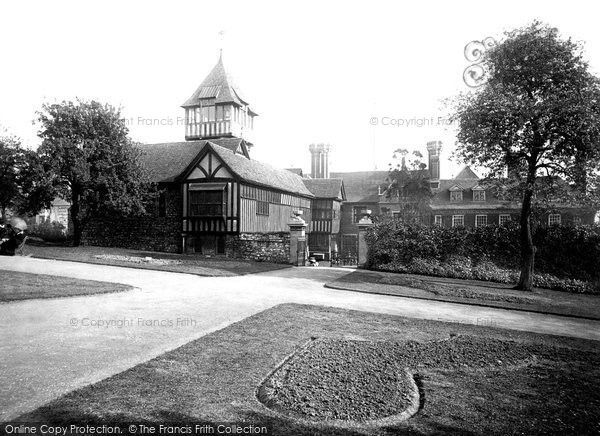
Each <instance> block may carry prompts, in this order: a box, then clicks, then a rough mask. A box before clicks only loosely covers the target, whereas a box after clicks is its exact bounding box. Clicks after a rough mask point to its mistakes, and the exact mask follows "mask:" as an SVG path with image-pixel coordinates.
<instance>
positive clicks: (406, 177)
mask: <svg viewBox="0 0 600 436" xmlns="http://www.w3.org/2000/svg"><path fill="white" fill-rule="evenodd" d="M408 154H409V153H408V150H406V149H400V148H399V149H397V150H396V151H395V152H394V159H398V156H400V158H401V162H400V163H397V164H396V165H395V166H394V165H392V164H389V165H390V169H389V173H388V177H387V181H388V183H389V186H388V188H387V189H386V191H385V196H386V199H387V200H388V201H389V202H397V203H398V208H399V210H398V212H397V213H398V214H399V217H400V219H401V220H402V221H403V222H415V221H419V222H421V221H422V219H423V216H424V214H425V211H426V210H427V207H428V206H429V201H430V200H431V197H432V196H433V194H432V192H431V187H430V184H429V171H427V169H426V168H427V165H426V164H425V163H423V162H422V161H421V159H422V158H423V155H422V154H421V153H420V152H418V151H413V153H412V157H411V158H410V159H409V162H408V166H407V164H406V157H407V156H408ZM409 167H410V168H409Z"/></svg>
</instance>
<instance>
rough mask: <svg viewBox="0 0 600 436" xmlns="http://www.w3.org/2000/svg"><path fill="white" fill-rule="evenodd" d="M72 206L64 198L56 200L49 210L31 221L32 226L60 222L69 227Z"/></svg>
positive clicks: (45, 210)
mask: <svg viewBox="0 0 600 436" xmlns="http://www.w3.org/2000/svg"><path fill="white" fill-rule="evenodd" d="M70 208H71V204H70V203H69V202H68V201H65V200H63V199H62V198H58V197H57V198H55V199H54V201H53V202H52V205H51V206H50V208H49V209H44V210H42V211H41V212H40V213H38V214H37V215H35V216H34V217H33V219H32V220H30V224H41V223H44V222H51V223H52V222H58V223H60V224H62V225H63V226H65V229H67V227H68V223H69V209H70Z"/></svg>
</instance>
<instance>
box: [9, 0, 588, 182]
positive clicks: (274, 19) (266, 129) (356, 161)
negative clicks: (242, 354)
mask: <svg viewBox="0 0 600 436" xmlns="http://www.w3.org/2000/svg"><path fill="white" fill-rule="evenodd" d="M591 5H593V2H584V1H569V2H565V1H562V2H549V1H527V2H526V1H523V0H519V1H502V2H482V1H463V2H448V1H430V2H427V1H424V2H416V1H414V2H399V1H394V2H392V1H389V2H384V1H369V2H366V1H362V2H341V1H340V2H325V1H323V0H321V1H302V2H283V1H277V2H276V1H273V2H263V1H260V2H259V1H242V2H225V1H210V2H208V1H168V2H167V1H164V2H148V1H144V2H141V1H140V2H129V1H128V2H125V1H102V2H95V3H91V2H81V1H73V2H56V1H54V2H52V1H39V2H33V1H29V2H17V1H11V2H2V3H1V4H0V45H1V49H0V62H1V68H0V125H1V126H2V127H3V128H4V129H6V130H7V131H8V132H9V133H12V134H15V135H17V136H19V137H21V138H22V139H23V140H24V142H25V143H26V144H28V145H29V146H31V147H37V145H38V143H39V140H38V138H37V136H36V133H37V129H38V127H37V126H35V125H34V124H32V121H33V120H34V119H35V118H36V111H38V110H40V108H41V105H42V104H43V103H44V102H55V101H62V100H69V99H74V98H76V97H80V98H84V99H98V100H100V101H102V102H107V103H110V104H112V105H115V106H118V107H121V108H122V113H123V116H124V118H126V119H127V120H128V122H129V124H130V134H131V136H132V138H133V139H134V140H137V141H140V142H145V143H155V142H171V141H173V142H174V141H182V140H183V139H184V128H183V126H182V125H181V122H180V121H181V119H182V117H183V109H181V108H180V105H181V104H182V103H183V102H184V101H185V100H186V99H187V98H188V97H189V96H190V95H191V94H192V92H193V91H194V90H195V89H196V87H197V86H198V85H199V84H200V82H201V81H202V80H203V79H204V77H205V76H206V75H207V74H208V72H209V71H210V70H211V68H212V67H213V66H214V64H215V63H216V62H217V60H218V56H219V49H220V48H221V47H223V49H224V54H223V60H224V63H225V66H226V68H227V69H228V71H229V72H230V74H231V75H232V76H233V77H234V79H235V82H236V83H237V84H238V86H239V87H240V88H241V90H242V92H243V94H244V96H245V97H246V98H247V99H248V100H249V101H250V103H251V106H252V107H253V108H254V110H255V111H256V112H258V113H259V118H258V119H257V122H256V131H255V147H254V149H253V151H252V156H253V158H255V159H260V160H262V161H265V162H268V163H271V164H274V165H277V166H280V167H290V166H294V167H302V168H304V169H308V168H309V165H310V163H309V162H310V160H309V152H308V145H309V144H310V143H312V142H327V143H330V144H331V145H332V146H333V152H332V154H331V165H330V167H331V170H332V171H358V170H372V169H375V168H377V169H387V164H388V163H389V162H390V161H391V156H392V152H393V150H395V149H396V148H399V147H402V148H408V149H411V150H412V149H418V150H421V151H424V150H425V144H426V142H427V141H430V140H441V141H443V143H444V151H443V153H442V159H444V160H443V163H442V177H445V178H446V177H451V176H453V175H455V174H456V172H457V171H458V170H459V169H460V168H459V165H458V164H456V163H451V162H447V161H446V160H445V159H449V157H450V153H451V151H452V149H453V146H454V142H455V136H454V133H453V131H452V128H451V126H450V127H448V126H446V125H445V123H444V119H443V117H444V115H445V111H444V109H443V105H442V100H443V99H444V98H447V97H451V96H453V95H455V94H457V93H458V92H460V91H467V90H468V89H469V88H468V87H467V86H466V85H465V84H464V82H463V79H462V74H463V71H464V69H465V68H466V67H467V66H468V65H469V62H468V61H467V60H466V59H465V58H464V47H465V45H466V44H467V43H468V42H470V41H472V40H482V39H484V38H486V37H490V36H491V37H493V38H495V39H498V40H499V39H501V37H502V33H503V32H504V31H505V30H510V29H513V28H515V27H521V26H523V25H525V24H528V23H529V22H531V21H532V20H533V19H535V18H539V19H541V20H542V21H544V22H547V23H548V24H551V25H553V26H556V27H558V28H559V30H560V31H561V33H562V34H563V35H564V36H570V37H572V38H573V39H575V40H578V41H583V42H585V47H586V57H587V59H588V60H589V62H590V65H591V68H592V70H593V71H594V72H595V73H596V74H598V72H599V71H600V26H598V22H597V14H596V13H595V12H594V11H592V10H591V9H590V8H591ZM220 31H224V37H223V38H221V37H220V36H219V32H220ZM440 117H441V118H440ZM374 120H375V121H376V122H377V124H376V125H374V123H375V121H374ZM396 120H398V121H396ZM394 123H395V124H396V125H392V124H394Z"/></svg>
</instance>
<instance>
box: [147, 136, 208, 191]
mask: <svg viewBox="0 0 600 436" xmlns="http://www.w3.org/2000/svg"><path fill="white" fill-rule="evenodd" d="M205 144H206V141H184V142H169V143H162V144H141V145H139V147H140V149H141V150H142V159H141V161H142V164H143V165H144V167H145V168H146V169H147V170H148V171H149V173H150V178H151V180H153V181H155V182H172V181H174V180H175V178H176V177H177V176H179V175H180V174H181V173H182V172H183V171H184V170H185V169H186V168H187V167H188V165H189V164H190V162H191V161H192V160H193V159H194V158H196V156H198V153H200V151H201V150H202V148H203V147H204V145H205Z"/></svg>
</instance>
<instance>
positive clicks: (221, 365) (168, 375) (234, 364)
mask: <svg viewBox="0 0 600 436" xmlns="http://www.w3.org/2000/svg"><path fill="white" fill-rule="evenodd" d="M311 337H319V338H325V339H333V340H351V341H360V340H366V341H372V342H373V343H377V344H381V343H382V341H383V342H390V343H394V344H399V345H398V346H401V347H403V346H407V345H410V343H411V341H412V343H414V342H416V343H422V344H434V345H432V347H433V348H431V347H429V348H431V349H432V350H433V351H432V352H429V353H424V354H421V353H420V352H419V351H418V350H420V349H422V348H427V347H428V346H427V347H425V346H423V347H413V346H410V348H411V349H414V350H417V351H415V352H413V354H411V355H410V356H408V355H407V358H406V362H402V364H406V365H408V366H410V369H411V371H412V372H413V373H414V374H415V379H416V380H417V381H418V383H417V384H418V385H419V389H420V391H421V405H420V406H421V407H420V410H419V411H418V412H417V414H416V415H415V416H414V417H412V418H410V419H409V420H408V421H406V422H404V423H402V424H398V425H395V426H393V427H387V428H380V429H378V430H376V431H370V430H365V429H355V430H341V429H337V428H334V427H330V426H328V425H326V424H319V423H306V422H303V421H299V420H293V419H288V418H284V417H281V416H280V415H277V414H274V413H273V412H271V411H270V410H269V409H266V408H265V407H264V406H263V405H262V404H261V403H259V402H258V401H257V399H256V396H255V393H256V389H257V387H258V386H259V385H260V384H261V382H262V381H263V380H264V378H265V377H266V376H267V375H268V374H269V372H270V371H271V370H272V369H273V368H275V367H276V366H277V365H278V364H279V362H281V361H282V360H283V359H284V358H286V357H287V356H288V355H290V354H291V353H293V352H294V351H295V350H297V349H299V347H301V346H302V345H303V344H305V343H306V341H307V340H308V339H309V338H311ZM453 337H460V338H464V339H465V341H467V342H468V343H469V344H474V345H473V346H472V347H470V348H469V350H470V351H469V353H468V355H465V354H461V353H460V352H456V353H455V349H454V348H449V349H447V350H446V351H445V352H444V353H445V354H443V357H442V358H441V359H440V355H441V354H440V353H439V352H437V351H436V350H437V349H438V348H439V347H441V346H442V345H439V346H438V345H435V344H438V343H440V341H445V340H448V339H449V338H453ZM436 341H437V342H436ZM402 344H404V345H402ZM515 349H518V350H521V351H522V352H520V354H519V353H516V352H515ZM523 350H524V351H523ZM415 353H416V354H415ZM505 355H506V357H504V356H505ZM490 356H492V357H493V358H494V359H493V360H492V361H489V359H490ZM515 356H517V357H515ZM519 356H521V357H523V358H526V359H525V360H524V361H523V362H521V364H513V363H515V362H513V361H512V360H514V359H517V358H521V357H519ZM399 358H401V357H399ZM511 359H512V360H511ZM488 361H489V362H488ZM473 362H483V363H482V364H481V365H480V364H477V365H475V364H474V363H473ZM517 363H519V362H517ZM349 383H351V381H349ZM18 421H24V422H27V421H29V422H32V421H42V422H48V423H52V424H56V425H58V424H61V423H72V422H95V421H102V422H113V423H114V422H123V423H124V422H136V423H140V422H147V423H165V422H172V423H179V424H184V423H189V422H194V421H195V422H204V423H212V424H214V423H221V422H236V423H242V422H246V423H251V424H253V425H265V426H267V427H268V428H269V430H270V431H269V434H273V435H284V436H285V435H290V436H292V435H294V436H301V435H330V436H331V435H355V434H407V435H437V434H461V435H475V434H482V435H488V434H548V433H553V434H565V435H568V434H573V435H575V434H577V435H583V434H597V432H598V431H599V430H600V353H599V351H598V344H597V343H596V342H594V341H586V340H581V339H570V338H561V337H555V336H547V335H540V334H533V333H524V332H517V331H509V330H501V329H494V328H491V327H481V326H472V325H465V324H454V323H443V322H438V321H429V320H417V319H410V318H403V317H395V316H388V315H378V314H372V313H365V312H358V311H348V310H342V309H333V308H323V307H317V306H304V305H295V304H286V305H281V306H276V307H274V308H272V309H269V310H267V311H264V312H261V313H259V314H257V315H255V316H252V317H250V318H247V319H245V320H243V321H241V322H238V323H235V324H232V325H231V326H229V327H227V328H225V329H223V330H220V331H217V332H215V333H212V334H210V335H207V336H205V337H202V338H200V339H198V340H195V341H192V342H190V343H188V344H186V345H184V346H182V347H180V348H178V349H175V350H173V351H170V352H167V353H165V354H163V355H161V356H158V357H157V358H155V359H152V360H150V361H148V362H146V363H143V364H141V365H138V366H136V367H134V368H131V369H129V370H127V371H124V372H122V373H120V374H117V375H115V376H113V377H110V378H108V379H105V380H103V381H101V382H99V383H96V384H94V385H91V386H88V387H85V388H82V389H79V390H76V391H73V392H71V393H69V394H67V395H65V396H63V397H61V398H59V399H57V400H54V401H52V402H50V403H48V404H47V405H45V406H43V407H40V408H38V409H37V410H35V411H32V412H30V413H28V414H25V415H22V416H21V417H19V418H18Z"/></svg>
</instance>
